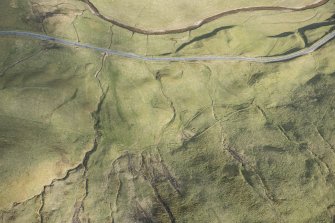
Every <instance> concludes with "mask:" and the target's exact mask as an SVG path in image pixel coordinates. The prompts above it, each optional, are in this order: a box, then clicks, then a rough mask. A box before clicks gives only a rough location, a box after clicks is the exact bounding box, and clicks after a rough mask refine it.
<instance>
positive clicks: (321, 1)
mask: <svg viewBox="0 0 335 223" xmlns="http://www.w3.org/2000/svg"><path fill="white" fill-rule="evenodd" d="M82 1H83V2H85V3H86V4H87V5H88V7H89V8H90V10H91V11H92V13H93V14H94V15H96V16H98V17H99V18H101V19H103V20H105V21H107V22H110V23H112V24H113V25H116V26H119V27H121V28H124V29H127V30H129V31H131V32H133V33H140V34H145V35H164V34H173V33H183V32H187V31H192V30H195V29H197V28H199V27H201V26H203V25H204V24H206V23H210V22H212V21H214V20H216V19H219V18H221V17H224V16H227V15H233V14H236V13H240V12H253V11H303V10H308V9H313V8H317V7H319V6H322V5H324V4H326V3H327V2H329V0H319V1H317V2H315V3H312V4H310V5H306V6H303V7H297V8H289V7H281V6H257V7H246V8H238V9H232V10H228V11H223V12H221V13H219V14H216V15H213V16H210V17H207V18H204V19H202V20H200V21H198V22H196V23H194V24H193V25H190V26H186V27H183V28H178V29H170V30H146V29H141V28H138V27H135V26H131V25H128V24H125V23H122V22H120V21H118V20H116V19H112V18H109V17H107V16H105V15H103V14H101V13H100V11H99V9H98V8H97V7H96V6H95V5H94V4H93V3H92V2H91V1H90V0H82Z"/></svg>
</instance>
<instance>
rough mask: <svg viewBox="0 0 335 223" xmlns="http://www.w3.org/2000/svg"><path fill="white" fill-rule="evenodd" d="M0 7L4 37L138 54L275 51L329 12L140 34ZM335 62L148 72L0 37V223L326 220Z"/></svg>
mask: <svg viewBox="0 0 335 223" xmlns="http://www.w3.org/2000/svg"><path fill="white" fill-rule="evenodd" d="M0 6H1V7H0V10H1V11H0V27H1V29H2V30H9V29H10V30H15V29H19V30H29V31H35V32H41V33H43V32H46V33H47V34H49V35H54V36H58V37H63V38H67V39H71V40H77V41H80V42H83V43H90V44H94V45H98V46H102V47H110V48H112V49H119V50H125V51H128V52H136V53H141V54H147V55H159V54H164V53H173V52H176V51H179V52H178V55H200V54H201V55H203V54H209V55H210V54H220V55H252V56H266V55H275V54H282V53H285V52H286V51H288V50H292V49H294V48H297V49H300V48H303V47H305V45H308V44H310V43H313V42H315V41H317V40H318V39H319V38H321V37H322V36H324V35H325V34H326V33H327V32H329V31H330V30H332V29H333V27H334V24H333V15H334V13H335V6H334V2H333V1H330V2H329V3H328V4H327V5H325V6H322V7H319V8H317V9H313V10H307V11H304V12H287V13H278V14H276V13H274V12H273V13H272V14H271V15H268V14H266V13H265V12H257V13H251V12H248V13H241V14H238V15H232V16H227V17H225V18H222V19H220V20H217V21H215V22H213V23H210V24H208V25H206V26H203V27H201V28H199V29H197V30H195V31H192V32H191V33H188V32H187V33H181V34H173V35H172V34H171V35H163V36H146V35H140V34H133V33H131V32H129V31H127V30H124V29H121V28H119V27H117V26H113V25H111V24H109V23H107V22H105V21H103V20H100V19H99V18H97V17H96V16H94V15H93V14H92V13H91V12H90V11H89V10H88V9H87V8H86V6H85V4H84V3H82V2H80V1H64V3H59V2H58V3H56V2H53V1H51V0H50V1H43V2H42V1H36V2H32V3H31V4H28V3H24V2H23V1H14V0H4V1H1V3H0ZM120 10H121V9H120ZM185 10H186V8H185ZM250 17H253V18H252V19H250V20H248V19H249V18H250ZM306 18H307V19H306ZM279 19H281V21H282V20H284V22H282V23H280V24H266V23H276V22H277V23H278V21H279ZM264 20H265V22H264ZM220 27H231V28H229V29H223V28H220ZM177 49H179V50H177ZM334 51H335V42H334V41H331V42H329V43H328V44H326V45H325V46H324V47H322V48H321V49H319V50H318V51H316V52H313V53H312V54H310V55H307V56H304V57H301V58H297V59H295V60H291V61H286V62H283V63H271V64H255V63H248V62H206V63H204V62H189V63H179V62H178V63H176V62H174V63H168V62H166V63H153V62H148V63H146V62H142V61H136V60H128V59H122V58H118V57H111V56H107V55H104V54H98V53H96V52H93V51H90V50H85V49H81V48H74V47H73V48H71V47H65V46H59V45H54V44H50V43H46V42H41V41H33V40H29V39H23V38H9V37H0V52H1V54H0V167H1V168H0V175H1V183H0V207H1V210H2V211H1V212H0V222H1V223H12V222H17V223H25V222H27V223H30V222H31V223H35V222H36V223H40V222H41V223H49V222H50V223H58V222H71V223H89V222H91V223H92V222H96V223H105V222H106V223H107V222H108V223H110V222H122V223H123V222H228V223H230V222H276V223H277V222H288V223H291V222H310V223H314V222H329V223H330V222H333V219H334V216H335V175H334V171H335V148H334V146H335V136H334V126H335V118H334V115H335V95H334V89H335V64H334V62H333V61H334V59H335V55H334Z"/></svg>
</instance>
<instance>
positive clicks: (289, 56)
mask: <svg viewBox="0 0 335 223" xmlns="http://www.w3.org/2000/svg"><path fill="white" fill-rule="evenodd" d="M0 36H13V37H26V38H32V39H38V40H44V41H49V42H54V43H58V44H62V45H66V46H75V47H81V48H86V49H92V50H95V51H100V52H104V53H107V54H108V55H115V56H120V57H125V58H130V59H136V60H143V61H158V62H159V61H160V62H164V61H165V62H172V61H174V62H177V61H214V60H220V61H249V62H256V63H274V62H282V61H287V60H291V59H294V58H297V57H300V56H304V55H307V54H309V53H311V52H314V51H315V50H317V49H319V48H320V47H321V46H323V45H325V44H326V43H327V42H329V41H331V40H332V39H334V37H335V30H334V31H333V32H331V33H329V34H327V35H325V36H324V37H322V38H321V39H320V40H318V41H317V42H315V43H314V44H313V45H311V46H309V47H307V48H304V49H302V50H299V51H297V52H294V53H291V54H287V55H282V56H270V57H243V56H210V55H209V56H194V57H154V56H143V55H139V54H135V53H130V52H123V51H117V50H111V49H107V48H101V47H96V46H93V45H89V44H85V43H78V42H74V41H70V40H65V39H61V38H56V37H52V36H48V35H43V34H37V33H32V32H24V31H0Z"/></svg>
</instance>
